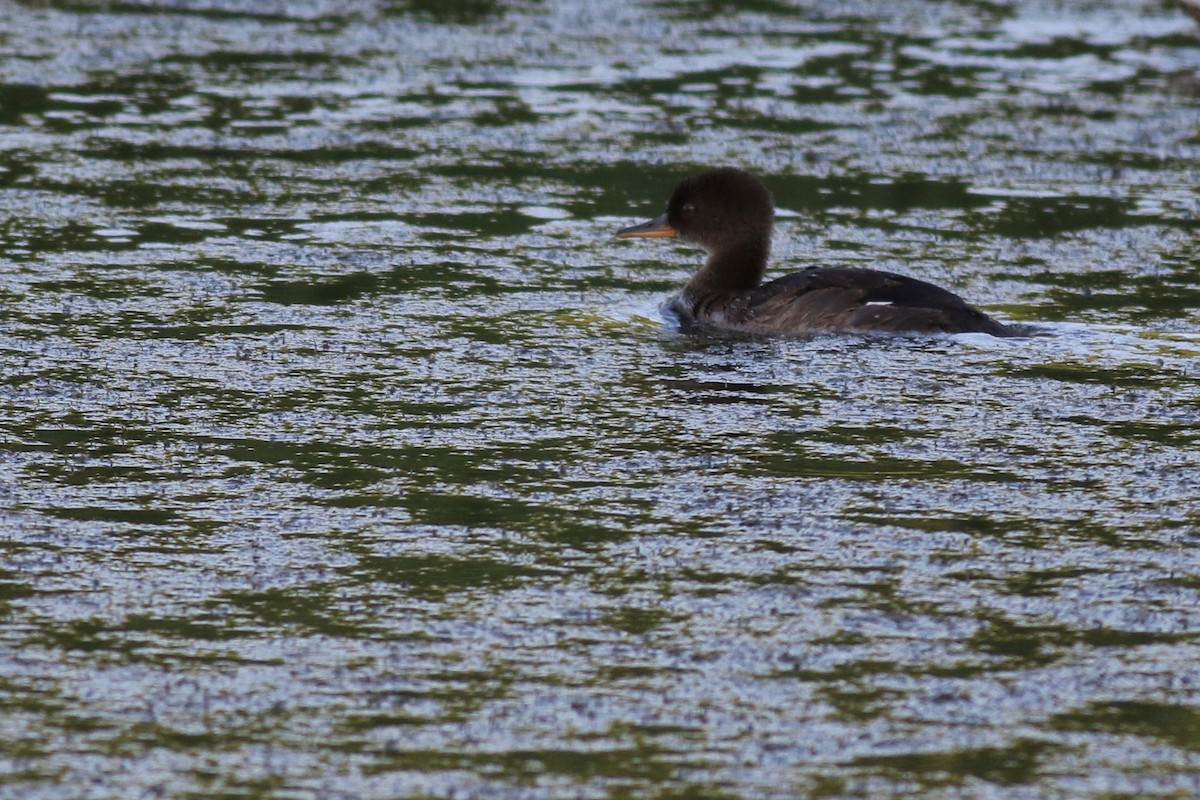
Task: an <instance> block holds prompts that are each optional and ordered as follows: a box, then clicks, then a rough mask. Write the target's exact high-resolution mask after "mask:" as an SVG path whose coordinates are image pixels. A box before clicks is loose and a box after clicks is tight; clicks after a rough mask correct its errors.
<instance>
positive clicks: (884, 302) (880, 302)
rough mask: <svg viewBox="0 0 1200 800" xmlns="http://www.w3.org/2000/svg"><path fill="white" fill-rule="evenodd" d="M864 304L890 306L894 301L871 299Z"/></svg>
mask: <svg viewBox="0 0 1200 800" xmlns="http://www.w3.org/2000/svg"><path fill="white" fill-rule="evenodd" d="M863 305H868V306H890V305H892V301H891V300H871V301H869V302H867V303H864V304H863Z"/></svg>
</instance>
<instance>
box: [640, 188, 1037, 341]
mask: <svg viewBox="0 0 1200 800" xmlns="http://www.w3.org/2000/svg"><path fill="white" fill-rule="evenodd" d="M774 216H775V209H774V201H773V199H772V197H771V193H770V192H769V191H768V190H767V187H766V186H764V185H763V184H762V182H761V181H759V180H758V178H755V177H754V176H753V175H751V174H750V173H748V172H744V171H742V170H740V169H734V168H732V167H723V168H720V169H710V170H708V171H707V172H702V173H700V174H699V175H695V176H693V177H691V178H688V179H686V180H684V181H683V182H682V183H680V184H679V186H677V187H676V188H675V193H674V194H672V195H671V201H670V202H669V203H668V204H667V213H665V214H663V215H662V216H661V217H657V218H655V219H652V220H650V221H649V222H643V223H642V224H640V225H632V226H630V227H628V228H622V229H621V230H619V231H617V236H618V237H620V238H622V239H629V238H635V237H639V238H668V237H679V238H681V239H683V240H685V241H690V242H695V243H696V244H698V245H700V246H701V247H703V248H704V249H705V250H706V251H707V252H708V260H707V261H706V262H705V263H704V266H703V267H702V268H701V269H700V270H699V271H698V272H697V273H696V274H695V275H693V276H692V279H691V280H690V281H688V283H687V286H685V287H683V293H682V294H680V295H679V296H678V297H676V298H674V299H672V300H670V301H669V302H668V303H666V304H665V305H664V306H663V308H664V309H665V310H667V311H669V312H671V313H673V314H675V315H676V316H677V317H678V318H679V320H680V322H681V323H682V324H683V325H684V326H685V327H688V326H708V327H715V328H726V329H731V330H737V331H745V332H747V333H777V334H788V333H803V332H807V331H854V332H870V331H888V332H918V333H989V334H991V335H993V336H1021V335H1025V334H1024V332H1023V331H1020V330H1018V329H1016V328H1013V327H1010V326H1008V325H1004V324H1002V323H1000V322H997V321H996V320H994V319H992V318H991V317H989V316H987V315H986V314H984V313H983V312H982V311H980V310H979V309H977V308H975V307H974V306H971V305H968V304H967V303H966V301H964V300H963V299H962V298H961V297H959V296H958V295H956V294H954V293H952V292H948V291H946V290H945V289H942V288H941V287H938V286H935V285H933V284H932V283H926V282H925V281H919V280H917V279H916V278H909V277H906V276H904V275H897V274H896V273H893V272H882V271H879V270H874V269H861V268H857V267H809V268H808V269H806V270H804V271H802V272H794V273H792V274H791V275H787V276H784V277H782V278H778V279H777V280H773V281H771V282H769V283H765V284H764V283H762V278H763V273H764V272H765V271H766V267H767V254H768V252H769V251H770V249H771V225H772V220H773V218H774Z"/></svg>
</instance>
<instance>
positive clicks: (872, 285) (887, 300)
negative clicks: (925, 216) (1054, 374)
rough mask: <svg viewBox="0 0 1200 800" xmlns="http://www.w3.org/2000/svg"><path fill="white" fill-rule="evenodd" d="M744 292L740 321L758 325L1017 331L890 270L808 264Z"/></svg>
mask: <svg viewBox="0 0 1200 800" xmlns="http://www.w3.org/2000/svg"><path fill="white" fill-rule="evenodd" d="M748 295H749V296H748V297H746V305H745V311H744V313H745V322H746V324H747V325H748V326H752V327H754V328H760V329H763V330H773V331H778V332H785V331H807V330H833V331H885V332H901V331H915V332H922V333H938V332H942V333H969V332H978V333H989V334H991V335H993V336H1014V335H1020V334H1019V332H1018V331H1015V330H1013V329H1011V328H1009V327H1008V326H1006V325H1003V324H1001V323H999V322H997V321H996V320H994V319H992V318H991V317H989V316H987V315H986V314H984V313H983V312H982V311H980V310H979V309H977V308H975V307H974V306H972V305H970V304H968V303H967V302H966V301H965V300H963V299H962V298H961V297H959V296H958V295H956V294H954V293H953V292H950V291H947V290H945V289H943V288H941V287H940V286H935V285H934V284H932V283H926V282H925V281H921V280H917V279H916V278H910V277H908V276H906V275H899V274H896V273H894V272H882V271H880V270H873V269H856V268H853V267H811V268H809V269H806V270H803V271H801V272H795V273H792V274H791V275H787V276H784V277H782V278H779V279H777V280H773V281H770V282H769V283H765V284H763V285H762V286H760V287H758V288H757V289H754V290H753V291H751V292H749V293H748Z"/></svg>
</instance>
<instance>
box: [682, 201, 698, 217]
mask: <svg viewBox="0 0 1200 800" xmlns="http://www.w3.org/2000/svg"><path fill="white" fill-rule="evenodd" d="M695 210H696V207H695V206H694V205H692V204H691V203H684V204H683V209H682V211H683V213H685V214H691V213H692V212H693V211H695Z"/></svg>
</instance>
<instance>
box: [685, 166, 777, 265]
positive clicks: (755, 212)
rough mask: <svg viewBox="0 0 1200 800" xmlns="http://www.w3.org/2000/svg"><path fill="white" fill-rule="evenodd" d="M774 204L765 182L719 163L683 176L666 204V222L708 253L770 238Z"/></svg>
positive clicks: (766, 240) (765, 240)
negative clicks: (685, 177) (688, 176)
mask: <svg viewBox="0 0 1200 800" xmlns="http://www.w3.org/2000/svg"><path fill="white" fill-rule="evenodd" d="M774 218H775V202H774V198H772V197H771V192H770V191H768V189H767V187H766V186H764V185H763V183H762V181H760V180H759V179H758V178H756V177H754V176H753V175H751V174H750V173H749V172H746V171H744V170H740V169H736V168H734V167H720V168H717V169H710V170H707V171H705V172H701V173H700V174H698V175H693V176H692V177H690V178H687V179H685V180H684V181H683V182H682V183H680V184H679V186H677V187H675V192H674V194H672V195H671V200H670V202H669V203H667V222H668V223H669V224H670V226H671V227H672V228H674V229H675V230H676V231H678V232H679V234H678V235H679V237H680V238H681V239H686V240H688V241H691V242H695V243H696V244H698V245H700V246H702V247H703V248H704V249H706V250H708V251H709V252H713V251H719V250H725V249H728V248H730V247H733V246H736V245H738V244H740V243H742V242H746V241H760V242H764V243H765V242H768V241H770V238H771V227H772V224H773V221H774Z"/></svg>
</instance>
